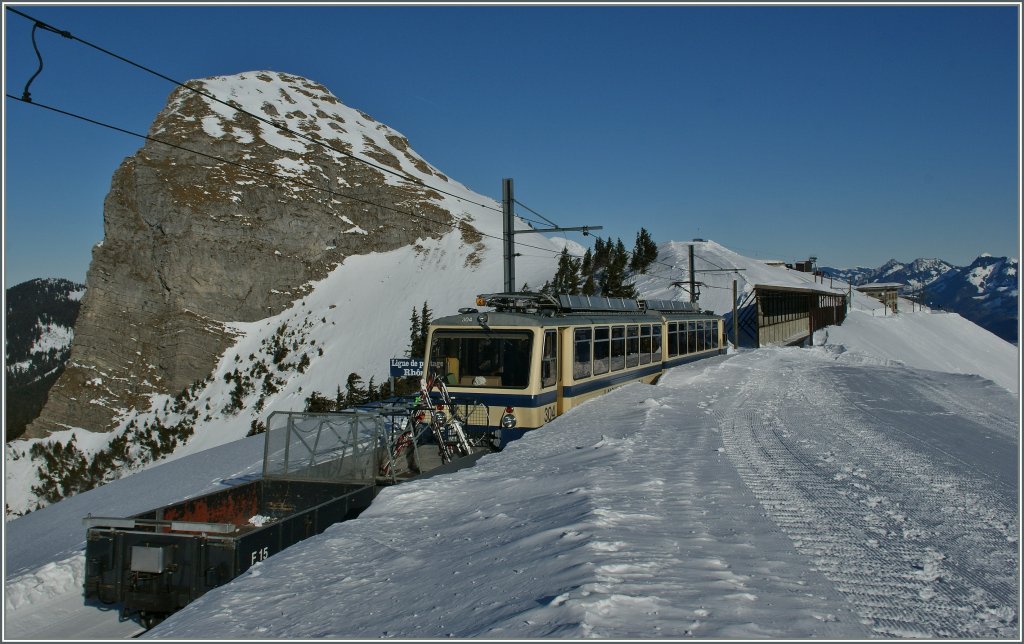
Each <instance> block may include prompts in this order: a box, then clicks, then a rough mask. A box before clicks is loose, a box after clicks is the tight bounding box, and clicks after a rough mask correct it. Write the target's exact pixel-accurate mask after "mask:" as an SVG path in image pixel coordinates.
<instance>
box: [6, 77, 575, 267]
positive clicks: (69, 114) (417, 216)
mask: <svg viewBox="0 0 1024 644" xmlns="http://www.w3.org/2000/svg"><path fill="white" fill-rule="evenodd" d="M5 96H6V97H7V98H9V99H12V100H15V101H18V102H19V103H23V104H25V105H32V106H34V107H37V108H40V109H43V110H47V111H50V112H54V113H57V114H61V115H63V116H67V117H70V118H73V119H77V120H79V121H84V122H86V123H91V124H93V125H97V126H99V127H102V128H106V129H108V130H113V131H115V132H120V133H122V134H127V135H129V136H134V137H136V138H140V139H143V140H146V141H151V142H153V143H158V144H160V145H165V146H167V147H170V148H174V149H176V150H181V151H182V152H188V153H190V154H195V155H197V156H201V157H205V158H207V159H211V160H213V161H219V162H221V163H226V164H228V165H232V166H235V167H238V168H242V169H245V170H249V171H251V172H254V173H257V174H261V175H264V176H267V177H272V178H274V179H279V180H281V181H285V182H288V183H294V184H298V185H301V186H303V187H306V188H311V189H313V190H318V191H321V192H326V193H327V194H330V195H332V196H337V197H342V198H344V199H350V200H352V201H356V202H359V203H363V204H366V205H369V206H375V207H377V208H382V209H384V210H390V211H392V212H396V213H398V214H402V215H408V216H409V217H412V218H414V219H421V220H423V221H426V222H429V223H432V224H436V225H438V226H442V227H446V228H449V229H451V230H455V229H456V228H457V227H458V224H457V223H450V222H445V221H439V220H437V219H432V218H431V217H429V216H426V215H424V214H422V213H417V212H414V211H410V210H403V209H401V208H396V207H395V206H389V205H385V204H381V203H376V202H373V201H369V200H367V199H362V198H360V197H355V196H352V195H350V194H347V193H344V192H339V191H337V190H334V189H331V188H326V187H324V186H319V185H316V184H314V183H310V182H308V181H304V180H302V179H299V178H296V177H289V176H284V175H280V174H277V173H275V172H271V171H268V170H263V169H261V168H258V167H255V166H252V165H248V164H244V163H239V162H238V161H231V160H229V159H225V158H223V157H219V156H217V155H214V154H209V153H207V152H200V151H199V150H193V149H191V148H188V147H185V146H183V145H178V144H176V143H170V142H168V141H163V140H161V139H158V138H155V137H152V136H149V135H148V134H140V133H138V132H133V131H131V130H128V129H125V128H122V127H118V126H116V125H111V124H109V123H104V122H103V121H99V120H97V119H93V118H90V117H88V116H83V115H81V114H75V113H74V112H69V111H67V110H63V109H60V108H58V107H54V106H51V105H46V104H45V103H40V102H38V101H26V100H24V99H22V98H20V97H17V96H14V95H12V94H6V95H5ZM477 233H478V234H480V235H481V236H482V237H489V238H491V239H495V240H498V241H503V240H502V238H501V237H499V236H497V235H491V234H490V233H485V232H483V231H480V230H478V231H477ZM519 245H520V246H523V247H525V248H531V249H533V250H538V251H541V252H546V253H550V254H551V255H557V254H559V252H560V251H556V250H553V249H550V248H543V247H541V246H533V245H531V244H519Z"/></svg>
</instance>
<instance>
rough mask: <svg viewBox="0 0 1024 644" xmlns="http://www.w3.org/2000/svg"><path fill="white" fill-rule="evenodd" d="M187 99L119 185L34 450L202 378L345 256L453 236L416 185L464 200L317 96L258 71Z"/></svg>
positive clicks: (188, 93) (398, 148) (205, 82)
mask: <svg viewBox="0 0 1024 644" xmlns="http://www.w3.org/2000/svg"><path fill="white" fill-rule="evenodd" d="M186 86H187V87H188V88H191V89H186V88H177V89H175V90H174V92H172V93H171V95H170V97H169V98H168V101H167V104H166V106H165V107H164V109H163V110H161V112H160V113H159V114H158V115H157V117H156V119H155V120H154V122H153V124H152V126H151V128H150V136H151V137H153V138H154V139H156V140H157V141H159V142H156V141H148V142H147V143H146V144H145V145H144V146H143V147H142V148H141V149H140V150H139V151H138V152H136V153H135V154H134V155H132V156H131V157H128V158H126V159H125V160H124V161H123V162H122V164H121V166H120V167H119V168H118V169H117V171H116V172H115V173H114V176H113V178H112V180H111V187H110V192H109V193H108V195H107V197H106V199H105V202H104V215H103V216H104V238H103V241H102V242H101V243H100V244H98V245H97V246H96V247H95V248H94V249H93V258H92V262H91V264H90V267H89V272H88V275H87V278H86V283H87V287H88V295H87V296H86V298H85V299H84V300H83V302H82V309H81V313H80V315H79V319H78V324H77V327H76V330H75V339H74V344H73V345H72V349H71V359H70V363H69V365H68V368H67V369H66V371H65V372H64V374H63V375H62V376H61V378H60V380H58V382H57V383H56V384H55V386H54V387H53V389H52V390H51V392H50V400H49V402H48V403H47V405H46V407H45V408H44V410H43V413H42V415H41V416H40V418H39V419H38V420H37V421H35V422H34V423H33V424H32V425H30V426H29V428H28V431H27V432H26V436H28V437H39V436H44V435H46V434H47V433H48V432H51V431H54V430H56V429H62V428H64V427H67V426H73V427H83V428H86V429H89V430H93V431H105V430H109V429H111V428H112V427H113V419H114V418H115V417H116V416H117V414H118V413H119V412H120V411H121V410H124V409H128V408H131V407H133V406H136V405H138V404H141V403H143V402H144V399H145V398H146V397H147V396H148V395H149V394H152V393H176V392H180V391H181V390H182V389H183V388H185V387H188V386H189V385H190V384H192V383H194V382H196V381H198V380H202V379H203V378H205V377H207V376H208V374H209V373H210V369H211V367H212V366H213V365H214V364H215V363H216V359H217V357H218V356H219V355H220V354H221V353H222V352H223V351H224V350H225V348H226V347H227V346H228V345H229V344H230V343H231V341H232V337H233V336H232V333H231V331H230V330H229V327H228V326H227V323H230V322H245V321H252V320H257V319H262V318H265V317H267V316H268V315H270V314H273V313H274V312H277V311H280V310H281V309H283V308H284V307H285V306H287V305H289V304H290V303H291V302H293V301H294V300H296V299H297V298H299V297H301V296H302V295H303V294H304V293H306V292H307V291H308V290H309V288H310V284H311V283H312V282H315V281H318V280H320V279H322V278H324V277H325V276H326V275H327V274H328V272H330V270H331V269H332V268H334V267H335V266H337V265H338V264H339V263H340V262H342V261H343V260H344V259H345V258H346V257H348V256H351V255H357V254H365V253H368V252H375V251H386V250H391V249H394V248H398V247H402V246H408V245H411V244H414V243H415V242H416V240H417V239H418V238H427V237H437V236H440V235H442V234H444V233H445V232H448V231H449V230H450V229H451V227H452V225H453V223H454V216H453V215H452V213H451V212H449V210H448V209H447V208H446V207H444V198H443V197H442V195H441V194H439V193H438V192H436V191H435V190H433V189H431V188H428V187H426V186H425V185H423V184H424V183H428V184H429V185H432V186H445V188H443V190H447V189H449V188H450V189H451V190H456V191H459V190H461V191H465V188H464V187H462V186H460V185H459V184H457V183H455V182H452V181H450V180H449V179H448V178H447V177H446V176H444V175H443V174H442V173H441V172H439V171H437V170H436V169H434V168H433V167H432V166H430V165H429V164H428V163H427V162H426V161H425V160H423V159H422V158H421V157H420V156H419V155H417V154H416V153H415V152H414V151H413V149H412V148H411V146H410V145H409V142H408V140H407V139H406V138H405V137H404V136H402V135H401V134H399V133H398V132H396V131H395V130H393V129H391V128H389V127H387V126H386V125H383V124H381V123H378V122H377V121H375V120H374V119H373V118H371V117H370V116H368V115H367V114H365V113H363V112H360V111H359V110H355V109H353V108H350V107H347V106H346V105H344V104H343V103H342V102H341V101H339V100H338V99H337V98H336V97H334V96H333V95H332V94H331V93H330V92H329V91H328V90H327V89H326V88H325V87H324V86H323V85H320V84H319V83H315V82H313V81H311V80H308V79H305V78H301V77H298V76H293V75H289V74H284V73H279V72H270V71H257V72H247V73H242V74H236V75H232V76H217V77H212V78H204V79H198V80H192V81H189V82H188V83H186ZM192 90H197V91H198V92H202V93H197V91H192ZM210 96H213V97H216V98H217V99H220V101H223V102H219V101H217V100H213V99H212V98H210ZM244 112H248V113H249V114H252V115H254V116H252V115H249V114H246V113H244ZM255 117H259V118H255ZM356 157H358V159H357V158H356ZM359 159H362V160H359ZM367 161H368V162H369V163H367ZM371 164H372V165H371ZM459 226H460V228H464V227H467V226H469V224H468V222H464V221H463V222H460V223H459Z"/></svg>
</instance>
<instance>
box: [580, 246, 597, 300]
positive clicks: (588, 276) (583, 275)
mask: <svg viewBox="0 0 1024 644" xmlns="http://www.w3.org/2000/svg"><path fill="white" fill-rule="evenodd" d="M580 279H581V280H582V281H583V283H582V284H581V285H580V293H581V294H582V295H594V294H595V293H597V284H596V283H595V282H594V256H593V255H592V254H591V252H590V249H589V248H588V249H587V252H586V253H584V254H583V260H582V261H581V262H580Z"/></svg>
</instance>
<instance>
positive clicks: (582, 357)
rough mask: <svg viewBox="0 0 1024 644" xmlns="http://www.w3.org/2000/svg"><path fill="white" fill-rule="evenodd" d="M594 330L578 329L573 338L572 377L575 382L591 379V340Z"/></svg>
mask: <svg viewBox="0 0 1024 644" xmlns="http://www.w3.org/2000/svg"><path fill="white" fill-rule="evenodd" d="M593 335H594V331H593V329H576V331H575V333H574V337H573V346H574V347H575V351H574V352H573V361H572V377H573V379H574V380H579V379H580V378H589V377H590V371H591V366H590V359H591V348H592V347H591V340H592V338H593Z"/></svg>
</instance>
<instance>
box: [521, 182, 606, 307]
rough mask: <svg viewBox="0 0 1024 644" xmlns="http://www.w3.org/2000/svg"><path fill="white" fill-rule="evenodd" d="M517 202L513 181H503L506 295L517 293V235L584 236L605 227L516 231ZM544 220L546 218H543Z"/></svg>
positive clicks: (556, 227) (557, 227)
mask: <svg viewBox="0 0 1024 644" xmlns="http://www.w3.org/2000/svg"><path fill="white" fill-rule="evenodd" d="M515 200H516V198H515V195H514V194H513V191H512V180H511V179H502V182H501V214H502V217H503V219H504V226H503V229H502V232H503V246H504V248H505V252H504V260H505V292H506V293H515V292H516V242H515V236H516V235H524V234H527V233H561V232H571V231H579V232H582V233H583V234H584V235H589V234H590V231H591V230H602V229H603V228H604V227H603V226H576V227H573V228H562V227H560V226H555V227H554V228H526V229H523V230H515V228H514V227H515V207H514V204H515ZM520 205H522V204H520ZM531 212H532V211H531ZM542 219H544V218H543V217H542ZM545 221H546V219H545Z"/></svg>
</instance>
